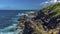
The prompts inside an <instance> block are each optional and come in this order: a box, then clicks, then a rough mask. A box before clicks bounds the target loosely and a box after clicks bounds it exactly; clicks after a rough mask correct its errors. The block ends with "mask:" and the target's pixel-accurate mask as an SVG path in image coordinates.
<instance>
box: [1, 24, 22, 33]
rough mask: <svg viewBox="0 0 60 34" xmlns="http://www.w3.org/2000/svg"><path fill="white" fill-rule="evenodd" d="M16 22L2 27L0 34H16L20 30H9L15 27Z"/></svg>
mask: <svg viewBox="0 0 60 34" xmlns="http://www.w3.org/2000/svg"><path fill="white" fill-rule="evenodd" d="M16 26H17V24H13V25H11V26H9V27H6V28H4V29H0V34H18V33H19V32H20V31H22V30H15V31H13V32H9V31H10V30H11V29H15V28H16Z"/></svg>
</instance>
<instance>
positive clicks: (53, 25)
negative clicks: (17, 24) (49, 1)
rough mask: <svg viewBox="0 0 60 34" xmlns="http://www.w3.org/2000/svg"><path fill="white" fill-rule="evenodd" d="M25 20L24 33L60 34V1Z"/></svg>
mask: <svg viewBox="0 0 60 34" xmlns="http://www.w3.org/2000/svg"><path fill="white" fill-rule="evenodd" d="M24 18H25V17H24ZM23 21H24V27H23V28H24V30H23V34H60V3H56V4H55V5H51V6H48V7H47V8H43V9H42V10H40V11H38V12H37V15H36V16H35V17H33V18H31V19H28V18H25V19H23Z"/></svg>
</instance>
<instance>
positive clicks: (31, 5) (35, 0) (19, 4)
mask: <svg viewBox="0 0 60 34" xmlns="http://www.w3.org/2000/svg"><path fill="white" fill-rule="evenodd" d="M45 1H48V0H0V10H28V9H30V10H37V9H39V8H40V4H41V3H42V2H45Z"/></svg>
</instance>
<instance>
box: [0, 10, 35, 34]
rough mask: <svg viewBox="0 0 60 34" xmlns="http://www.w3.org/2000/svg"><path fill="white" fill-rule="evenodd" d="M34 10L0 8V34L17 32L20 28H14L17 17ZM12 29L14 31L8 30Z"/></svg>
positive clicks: (15, 33)
mask: <svg viewBox="0 0 60 34" xmlns="http://www.w3.org/2000/svg"><path fill="white" fill-rule="evenodd" d="M30 12H35V11H34V10H0V34H17V33H18V32H20V31H21V30H16V31H15V29H16V26H17V24H18V18H20V17H23V15H25V14H27V13H30ZM11 29H13V30H14V31H12V32H11V31H10V30H11Z"/></svg>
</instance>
